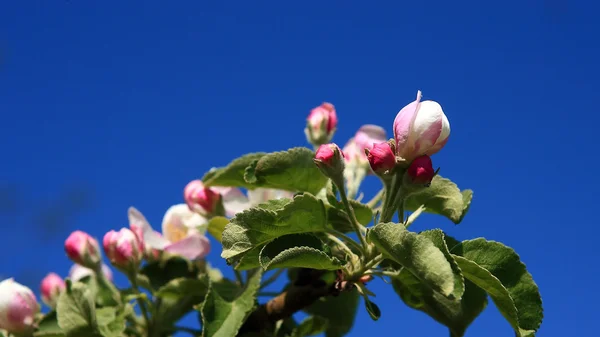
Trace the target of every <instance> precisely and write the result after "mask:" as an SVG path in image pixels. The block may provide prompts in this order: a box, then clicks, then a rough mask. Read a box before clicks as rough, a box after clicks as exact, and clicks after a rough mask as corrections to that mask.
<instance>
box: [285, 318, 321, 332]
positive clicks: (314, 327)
mask: <svg viewBox="0 0 600 337" xmlns="http://www.w3.org/2000/svg"><path fill="white" fill-rule="evenodd" d="M325 329H327V319H325V318H323V317H319V316H311V317H307V318H306V319H304V320H303V321H302V323H300V325H298V327H296V328H295V329H294V330H293V331H292V334H291V336H290V337H306V336H314V335H318V334H320V333H322V332H324V331H325Z"/></svg>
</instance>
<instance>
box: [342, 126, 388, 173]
mask: <svg viewBox="0 0 600 337" xmlns="http://www.w3.org/2000/svg"><path fill="white" fill-rule="evenodd" d="M386 140H387V136H386V133H385V130H384V129H383V128H382V127H381V126H378V125H372V124H367V125H363V126H361V127H360V129H358V131H357V132H356V134H355V135H354V137H353V138H351V139H350V140H349V141H348V143H346V145H345V146H344V155H345V159H346V162H351V163H353V164H356V165H358V166H368V165H369V160H368V159H367V155H366V154H365V149H367V150H369V151H370V150H371V149H372V148H373V145H374V144H378V143H381V142H385V141H386Z"/></svg>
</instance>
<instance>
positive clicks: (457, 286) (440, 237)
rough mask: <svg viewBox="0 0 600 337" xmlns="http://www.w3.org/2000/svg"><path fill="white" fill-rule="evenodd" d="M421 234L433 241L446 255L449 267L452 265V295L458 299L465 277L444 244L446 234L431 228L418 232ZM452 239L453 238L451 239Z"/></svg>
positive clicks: (463, 286)
mask: <svg viewBox="0 0 600 337" xmlns="http://www.w3.org/2000/svg"><path fill="white" fill-rule="evenodd" d="M419 235H421V236H425V237H427V238H429V240H431V242H433V244H434V245H435V246H436V247H437V248H438V249H439V250H440V251H441V252H442V253H444V256H445V257H446V260H447V261H448V263H450V267H452V273H453V275H454V291H453V292H452V297H453V298H454V299H457V300H458V299H460V298H461V297H462V295H463V293H464V291H465V279H464V278H463V275H462V271H461V270H460V268H459V267H458V264H457V263H456V261H455V260H454V257H452V254H450V250H449V249H448V246H447V245H446V235H445V234H444V232H442V230H441V229H432V230H428V231H424V232H421V233H419ZM452 240H453V239H452Z"/></svg>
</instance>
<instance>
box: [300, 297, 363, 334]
mask: <svg viewBox="0 0 600 337" xmlns="http://www.w3.org/2000/svg"><path fill="white" fill-rule="evenodd" d="M358 303H359V294H358V291H357V290H356V288H352V290H349V291H344V292H342V293H340V294H339V295H338V296H337V297H332V296H328V297H323V298H321V299H319V300H318V301H316V302H315V303H313V304H312V305H310V306H309V307H308V308H306V309H305V310H304V311H306V312H308V313H310V314H312V315H315V316H319V317H323V318H325V319H327V329H326V330H325V336H326V337H342V336H344V335H346V334H347V333H348V332H350V330H351V329H352V326H353V325H354V318H355V317H356V312H357V310H358Z"/></svg>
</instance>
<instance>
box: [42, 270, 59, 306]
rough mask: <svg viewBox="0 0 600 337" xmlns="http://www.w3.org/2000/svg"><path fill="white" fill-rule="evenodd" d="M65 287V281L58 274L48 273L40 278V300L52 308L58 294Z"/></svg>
mask: <svg viewBox="0 0 600 337" xmlns="http://www.w3.org/2000/svg"><path fill="white" fill-rule="evenodd" d="M64 289H65V281H64V280H63V279H62V278H61V277H60V276H58V275H57V274H56V273H49V274H48V275H46V277H44V279H43V280H42V285H41V287H40V292H41V294H42V301H43V302H44V303H46V305H47V306H49V307H50V308H53V309H54V307H55V306H56V302H57V301H58V296H59V295H60V293H61V292H62V291H63V290H64Z"/></svg>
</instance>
